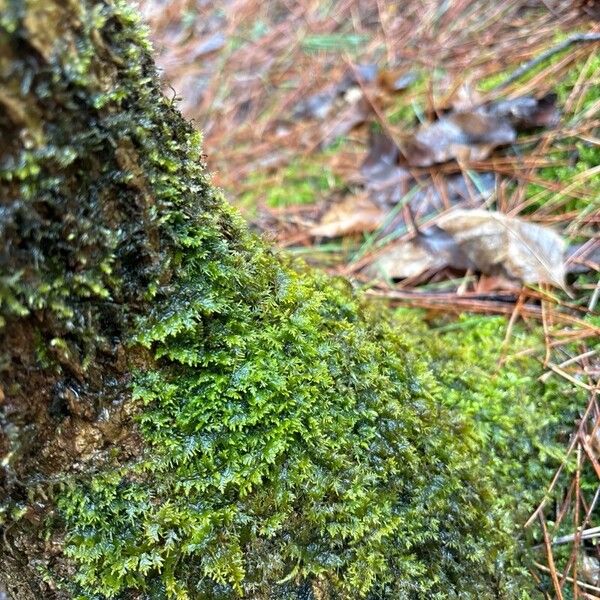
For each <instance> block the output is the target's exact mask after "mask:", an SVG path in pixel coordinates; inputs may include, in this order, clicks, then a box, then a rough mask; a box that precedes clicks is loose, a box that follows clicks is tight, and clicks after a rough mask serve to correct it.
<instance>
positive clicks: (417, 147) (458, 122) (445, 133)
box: [402, 94, 560, 167]
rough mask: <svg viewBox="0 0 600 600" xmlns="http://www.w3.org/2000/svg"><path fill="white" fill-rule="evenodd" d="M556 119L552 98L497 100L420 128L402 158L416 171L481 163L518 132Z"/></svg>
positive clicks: (405, 145) (552, 124)
mask: <svg viewBox="0 0 600 600" xmlns="http://www.w3.org/2000/svg"><path fill="white" fill-rule="evenodd" d="M559 119H560V113H559V112H558V110H557V109H556V95H555V94H548V95H546V96H544V97H542V98H540V99H536V98H533V97H532V96H522V97H520V98H513V99H509V100H498V101H495V102H490V103H488V104H483V105H481V106H479V107H477V108H473V109H471V110H464V111H459V112H452V113H449V114H448V115H446V116H443V117H441V118H440V119H438V120H437V121H435V122H434V123H431V124H429V125H423V126H421V127H420V128H419V129H418V130H417V132H416V133H415V134H414V135H412V136H410V137H409V138H408V139H407V140H406V142H405V143H404V145H403V148H402V149H403V154H404V156H405V158H406V160H407V162H408V164H409V165H412V166H415V167H429V166H431V165H434V164H438V163H443V162H446V161H449V160H453V159H462V160H483V159H485V158H487V157H488V156H489V155H490V154H491V152H492V151H493V150H494V149H495V148H497V147H499V146H506V145H507V144H511V143H512V142H514V141H515V139H516V137H517V130H518V129H529V128H532V127H552V126H554V125H556V124H557V123H558V121H559Z"/></svg>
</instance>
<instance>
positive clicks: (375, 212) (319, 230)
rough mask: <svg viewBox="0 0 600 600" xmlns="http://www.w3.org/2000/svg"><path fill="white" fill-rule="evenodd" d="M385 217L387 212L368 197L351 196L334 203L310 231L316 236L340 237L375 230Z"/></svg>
mask: <svg viewBox="0 0 600 600" xmlns="http://www.w3.org/2000/svg"><path fill="white" fill-rule="evenodd" d="M384 219H385V213H384V212H383V211H382V210H381V208H379V207H378V206H376V205H375V204H374V203H373V202H371V200H369V199H368V198H367V197H365V196H358V197H356V196H350V197H348V198H346V199H344V200H343V201H342V202H339V203H336V204H334V205H333V206H332V207H331V208H330V209H329V210H328V211H327V212H326V213H325V215H324V216H323V218H322V219H321V223H320V224H319V225H316V226H314V227H313V228H312V229H311V230H310V233H311V235H313V236H315V237H339V236H343V235H350V234H354V233H364V232H368V231H375V229H377V228H378V227H380V226H381V225H382V224H383V222H384Z"/></svg>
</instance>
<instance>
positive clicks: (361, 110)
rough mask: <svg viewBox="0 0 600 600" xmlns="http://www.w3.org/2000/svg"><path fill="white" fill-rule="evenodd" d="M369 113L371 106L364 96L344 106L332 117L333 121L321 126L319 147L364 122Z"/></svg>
mask: <svg viewBox="0 0 600 600" xmlns="http://www.w3.org/2000/svg"><path fill="white" fill-rule="evenodd" d="M370 115H371V106H370V104H369V103H368V102H367V101H366V100H365V98H362V97H361V98H360V99H359V100H357V101H356V102H353V103H352V104H347V105H346V106H344V108H343V109H342V110H341V111H340V113H339V115H337V116H335V117H334V118H333V119H332V121H333V123H330V122H328V123H326V124H325V125H324V126H323V129H324V134H323V137H322V140H321V148H326V147H327V146H329V145H331V144H333V142H335V141H336V140H337V139H338V138H340V137H342V136H344V135H346V134H347V133H348V132H350V131H352V130H353V129H354V128H355V127H357V126H358V125H361V124H362V123H364V122H365V121H366V120H367V118H368V117H369V116H370Z"/></svg>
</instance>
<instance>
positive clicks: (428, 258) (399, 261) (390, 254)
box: [364, 240, 446, 279]
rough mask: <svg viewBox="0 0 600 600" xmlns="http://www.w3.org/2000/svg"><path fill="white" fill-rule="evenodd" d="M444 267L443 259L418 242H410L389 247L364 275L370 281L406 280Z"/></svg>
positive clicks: (367, 268) (366, 269) (444, 261)
mask: <svg viewBox="0 0 600 600" xmlns="http://www.w3.org/2000/svg"><path fill="white" fill-rule="evenodd" d="M445 266H446V260H445V257H443V256H435V255H434V254H433V253H432V252H430V251H429V250H428V249H427V248H426V247H425V246H424V245H423V244H421V243H419V240H410V241H408V242H402V243H399V244H393V245H391V246H390V247H389V248H388V249H387V250H386V251H385V252H384V253H383V254H381V255H380V256H379V257H378V258H377V259H376V260H375V261H374V262H373V263H371V264H370V265H369V266H367V267H366V268H365V269H364V273H365V275H367V276H368V277H370V278H371V279H377V278H380V277H381V278H383V279H407V278H409V277H418V276H419V275H421V274H422V273H425V271H429V270H436V271H438V270H439V269H443V268H444V267H445Z"/></svg>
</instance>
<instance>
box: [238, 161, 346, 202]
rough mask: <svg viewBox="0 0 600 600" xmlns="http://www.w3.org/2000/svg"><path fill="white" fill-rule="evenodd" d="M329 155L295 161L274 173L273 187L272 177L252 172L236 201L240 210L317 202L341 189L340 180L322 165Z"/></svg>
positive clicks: (324, 164) (325, 165)
mask: <svg viewBox="0 0 600 600" xmlns="http://www.w3.org/2000/svg"><path fill="white" fill-rule="evenodd" d="M332 152H334V150H329V151H328V152H327V153H325V154H324V155H317V156H315V157H311V158H301V159H295V160H294V161H292V162H291V163H290V164H289V165H287V166H286V167H284V168H283V169H282V170H281V171H280V172H279V173H278V176H277V182H276V183H275V184H274V183H273V176H272V175H269V174H267V173H263V172H259V171H255V172H253V173H252V174H251V175H250V176H249V177H248V178H247V180H246V182H245V184H244V185H245V187H246V188H248V189H247V191H245V192H244V193H243V194H242V195H241V197H240V199H239V204H240V206H241V207H242V208H252V207H254V206H256V205H257V204H258V203H259V202H260V201H264V202H265V203H266V204H267V206H272V207H277V206H288V205H293V204H310V203H312V202H317V201H318V200H319V199H320V198H323V196H325V195H326V194H328V193H330V192H331V191H332V190H334V189H336V188H338V187H339V186H340V185H341V180H340V178H339V177H337V176H336V175H334V173H333V172H332V170H331V169H330V168H329V167H328V166H327V164H326V163H325V161H326V159H327V158H328V157H329V156H330V155H331V153H332Z"/></svg>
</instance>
